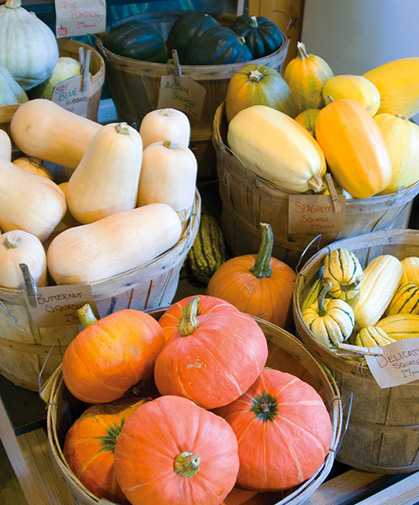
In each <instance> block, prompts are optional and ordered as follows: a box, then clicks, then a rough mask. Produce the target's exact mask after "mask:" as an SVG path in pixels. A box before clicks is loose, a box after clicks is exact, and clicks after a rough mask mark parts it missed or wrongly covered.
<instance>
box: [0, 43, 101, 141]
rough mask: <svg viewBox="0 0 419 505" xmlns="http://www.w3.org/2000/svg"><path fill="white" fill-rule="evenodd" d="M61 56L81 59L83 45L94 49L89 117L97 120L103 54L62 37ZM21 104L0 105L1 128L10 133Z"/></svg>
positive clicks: (91, 63)
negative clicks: (14, 116) (80, 52)
mask: <svg viewBox="0 0 419 505" xmlns="http://www.w3.org/2000/svg"><path fill="white" fill-rule="evenodd" d="M57 43H58V48H59V50H60V56H70V57H72V58H74V59H75V60H78V59H79V48H80V47H82V48H83V49H84V51H85V52H86V51H87V49H90V50H91V51H92V53H91V59H90V72H91V74H92V79H91V81H90V97H89V102H88V105H87V116H86V117H87V118H89V119H91V120H92V121H97V113H98V110H99V102H100V97H101V94H102V86H103V83H104V82H105V63H104V61H103V59H102V56H101V55H100V54H99V53H98V51H96V50H95V49H94V48H93V47H91V46H89V45H87V44H83V43H82V42H77V41H75V40H72V39H67V38H61V39H58V40H57ZM18 108H19V105H4V106H3V107H0V130H5V131H6V133H8V134H9V135H10V122H11V120H12V117H13V115H14V113H15V112H16V111H17V109H18Z"/></svg>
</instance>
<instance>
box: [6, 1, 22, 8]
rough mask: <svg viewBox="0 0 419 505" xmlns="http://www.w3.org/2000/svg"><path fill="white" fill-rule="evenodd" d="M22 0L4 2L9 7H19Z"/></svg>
mask: <svg viewBox="0 0 419 505" xmlns="http://www.w3.org/2000/svg"><path fill="white" fill-rule="evenodd" d="M21 5H22V1H21V0H6V3H5V4H4V6H5V7H8V8H9V9H18V8H19V7H21Z"/></svg>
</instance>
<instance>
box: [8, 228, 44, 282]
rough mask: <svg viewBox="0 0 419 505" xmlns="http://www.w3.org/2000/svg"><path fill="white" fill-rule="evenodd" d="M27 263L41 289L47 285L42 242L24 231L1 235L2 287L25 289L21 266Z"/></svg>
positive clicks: (12, 231)
mask: <svg viewBox="0 0 419 505" xmlns="http://www.w3.org/2000/svg"><path fill="white" fill-rule="evenodd" d="M20 263H25V264H26V265H27V266H28V268H29V272H30V274H31V276H32V278H33V280H34V281H35V283H36V285H37V286H39V287H42V286H46V284H47V258H46V254H45V249H44V247H43V245H42V242H41V241H40V240H39V239H38V238H37V237H35V235H32V233H27V232H26V231H23V230H11V231H8V232H6V233H3V235H0V286H2V287H3V288H8V289H23V288H24V287H25V282H24V280H23V274H22V271H21V269H20V266H19V264H20Z"/></svg>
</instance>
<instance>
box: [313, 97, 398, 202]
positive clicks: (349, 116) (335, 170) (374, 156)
mask: <svg viewBox="0 0 419 505" xmlns="http://www.w3.org/2000/svg"><path fill="white" fill-rule="evenodd" d="M315 133H316V139H317V142H318V143H319V144H320V147H321V148H322V150H323V152H324V155H325V157H326V161H327V163H328V166H329V168H330V171H331V172H332V174H333V176H334V178H335V179H336V180H337V182H338V183H339V184H340V186H342V188H343V189H344V190H346V191H347V192H348V193H349V194H351V195H352V196H353V197H354V198H368V197H370V196H373V195H376V194H377V193H380V192H381V191H383V190H384V189H385V188H386V187H387V186H388V184H389V183H390V180H391V178H392V166H391V159H390V154H389V151H388V148H387V146H386V144H385V142H384V138H383V135H382V134H381V132H380V129H379V127H378V125H377V123H376V122H375V121H374V119H373V117H372V116H371V114H370V113H369V112H368V111H367V109H366V108H365V107H364V106H363V105H361V104H360V103H359V102H357V101H356V100H353V99H352V98H341V99H339V100H336V101H332V102H330V103H329V104H328V105H326V106H325V107H324V108H323V109H322V110H321V111H320V113H319V115H318V116H317V120H316V131H315Z"/></svg>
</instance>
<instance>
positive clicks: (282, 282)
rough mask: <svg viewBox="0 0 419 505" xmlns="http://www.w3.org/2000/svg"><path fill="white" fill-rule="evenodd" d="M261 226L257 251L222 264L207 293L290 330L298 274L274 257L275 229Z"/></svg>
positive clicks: (266, 225) (210, 282) (264, 225)
mask: <svg viewBox="0 0 419 505" xmlns="http://www.w3.org/2000/svg"><path fill="white" fill-rule="evenodd" d="M260 226H261V229H262V241H261V244H260V248H259V252H258V254H257V255H256V254H246V255H243V256H236V257H234V258H231V259H229V260H227V261H226V262H225V263H223V264H222V265H221V266H220V267H219V268H218V269H217V270H216V271H215V273H214V275H213V276H212V277H211V279H210V281H209V283H208V287H207V294H208V295H210V296H216V297H218V298H221V299H223V300H227V301H228V302H230V303H231V304H233V305H234V306H235V307H237V308H238V309H239V310H241V311H242V312H245V313H247V314H251V315H253V316H258V317H260V318H261V319H265V320H266V321H270V322H271V323H274V324H276V325H278V326H280V327H281V328H287V329H291V327H292V311H291V302H292V295H293V291H294V283H295V279H296V277H297V275H296V273H295V272H294V270H292V268H291V267H289V266H288V265H287V264H286V263H284V262H283V261H280V260H278V259H276V258H272V247H273V232H272V228H271V226H270V225H269V224H267V223H261V225H260Z"/></svg>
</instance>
